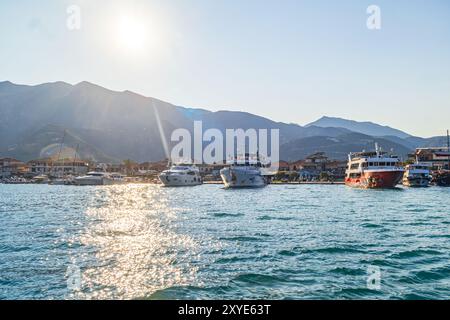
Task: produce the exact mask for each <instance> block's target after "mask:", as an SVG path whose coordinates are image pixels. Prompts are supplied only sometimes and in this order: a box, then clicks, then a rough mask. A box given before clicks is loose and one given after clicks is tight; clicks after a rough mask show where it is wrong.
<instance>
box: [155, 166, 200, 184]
mask: <svg viewBox="0 0 450 320" xmlns="http://www.w3.org/2000/svg"><path fill="white" fill-rule="evenodd" d="M159 180H160V181H161V182H162V183H163V185H164V186H165V187H188V186H198V185H201V184H202V183H203V179H202V177H201V175H200V171H199V169H198V168H197V167H196V166H195V165H190V164H178V165H172V166H170V169H169V170H165V171H163V172H162V173H161V174H160V175H159Z"/></svg>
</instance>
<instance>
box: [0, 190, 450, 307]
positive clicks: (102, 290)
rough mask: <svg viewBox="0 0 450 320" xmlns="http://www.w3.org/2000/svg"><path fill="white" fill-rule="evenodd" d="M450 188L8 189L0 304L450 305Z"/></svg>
mask: <svg viewBox="0 0 450 320" xmlns="http://www.w3.org/2000/svg"><path fill="white" fill-rule="evenodd" d="M449 298H450V188H439V187H430V188H426V189H413V188H403V187H399V188H397V189H392V190H362V189H352V188H349V187H346V186H344V185H269V186H267V187H266V188H262V189H241V190H227V189H224V188H223V187H222V186H221V185H202V186H197V187H181V188H164V187H162V186H159V185H151V184H130V185H118V186H99V187H76V186H51V185H0V299H13V300H14V299H51V300H53V299H156V300H160V299H163V300H171V299H449Z"/></svg>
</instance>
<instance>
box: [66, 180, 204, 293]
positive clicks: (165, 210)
mask: <svg viewBox="0 0 450 320" xmlns="http://www.w3.org/2000/svg"><path fill="white" fill-rule="evenodd" d="M85 214H86V216H87V218H88V221H89V223H88V224H87V227H86V230H85V232H84V233H83V234H82V236H81V237H80V239H79V241H80V243H81V244H82V245H83V246H85V247H87V248H90V250H89V251H90V252H91V253H93V256H94V257H95V261H84V260H86V259H91V260H92V258H88V256H87V255H85V256H83V257H78V259H77V260H79V261H81V262H83V261H84V263H83V264H84V265H85V266H86V267H85V268H82V290H81V291H80V292H79V293H76V294H74V295H72V296H71V297H70V298H81V299H91V298H95V299H106V298H120V299H130V298H144V297H146V296H149V295H150V294H151V293H153V292H155V291H157V290H161V289H164V288H167V287H171V286H176V285H188V284H191V283H192V282H194V281H195V278H196V272H197V268H196V267H194V266H192V265H191V263H190V261H191V260H192V258H193V257H195V256H196V255H198V250H197V248H198V245H197V244H196V242H195V241H194V240H193V239H192V238H191V237H189V236H187V235H183V234H179V233H177V230H176V226H175V225H176V222H177V220H178V219H179V218H178V215H177V209H176V208H173V207H171V206H169V205H168V199H167V197H165V196H164V193H163V192H161V189H160V188H159V187H158V186H149V185H128V186H111V187H100V188H97V189H95V191H94V192H93V196H92V198H91V199H90V205H89V207H88V209H87V210H86V212H85ZM89 256H92V255H91V254H90V255H89Z"/></svg>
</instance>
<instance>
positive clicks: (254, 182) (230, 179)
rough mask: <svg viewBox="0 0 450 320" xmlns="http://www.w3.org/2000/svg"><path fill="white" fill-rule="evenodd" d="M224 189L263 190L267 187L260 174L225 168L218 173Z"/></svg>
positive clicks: (264, 179) (254, 171)
mask: <svg viewBox="0 0 450 320" xmlns="http://www.w3.org/2000/svg"><path fill="white" fill-rule="evenodd" d="M220 176H221V178H222V181H223V184H224V185H225V188H263V187H265V186H266V185H267V180H266V178H265V177H264V176H262V175H261V173H260V172H258V171H256V170H253V171H240V170H234V169H231V168H225V169H222V170H221V171H220Z"/></svg>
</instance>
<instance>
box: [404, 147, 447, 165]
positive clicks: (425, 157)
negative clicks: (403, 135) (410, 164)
mask: <svg viewBox="0 0 450 320" xmlns="http://www.w3.org/2000/svg"><path fill="white" fill-rule="evenodd" d="M413 156H414V159H417V161H418V162H423V163H426V164H428V165H430V166H432V168H433V169H435V170H436V169H450V168H449V162H450V151H449V149H448V148H447V147H431V148H417V149H416V152H415V153H414V155H413Z"/></svg>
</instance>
